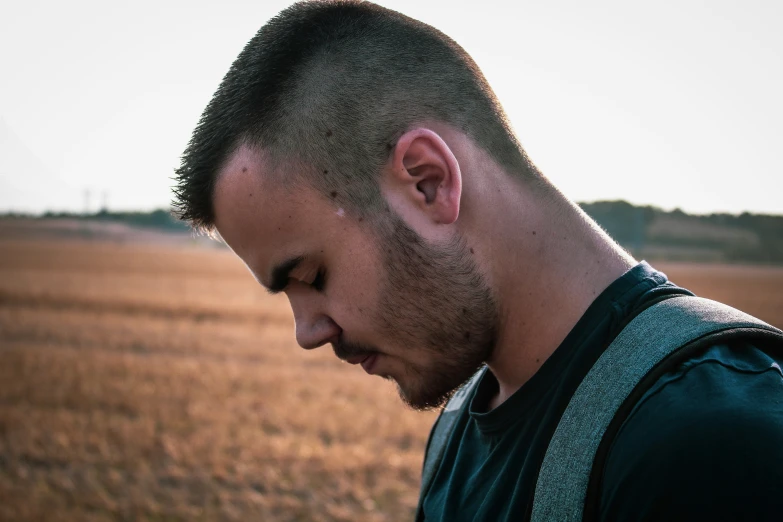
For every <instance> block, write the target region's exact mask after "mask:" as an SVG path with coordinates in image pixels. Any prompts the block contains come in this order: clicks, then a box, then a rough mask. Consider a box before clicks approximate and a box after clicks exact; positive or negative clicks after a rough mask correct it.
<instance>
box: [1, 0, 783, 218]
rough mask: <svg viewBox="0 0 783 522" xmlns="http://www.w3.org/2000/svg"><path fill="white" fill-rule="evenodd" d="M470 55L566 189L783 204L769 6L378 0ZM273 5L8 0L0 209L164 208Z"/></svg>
mask: <svg viewBox="0 0 783 522" xmlns="http://www.w3.org/2000/svg"><path fill="white" fill-rule="evenodd" d="M379 3H381V4H383V5H385V6H387V7H390V8H393V9H396V10H398V11H401V12H403V13H405V14H407V15H409V16H412V17H415V18H418V19H420V20H423V21H425V22H427V23H429V24H431V25H434V26H435V27H437V28H439V29H441V30H442V31H444V32H445V33H446V34H448V35H450V36H451V37H452V38H454V39H455V40H456V41H457V42H459V43H460V44H461V45H462V46H463V47H464V48H465V49H466V50H467V51H468V52H469V53H470V54H471V55H472V56H473V57H474V59H475V60H476V61H477V63H478V64H479V66H480V67H481V68H482V70H483V71H484V74H485V75H486V76H487V78H488V79H489V82H490V84H491V85H492V86H493V88H494V89H495V92H496V93H497V95H498V97H499V98H500V100H501V102H502V103H503V105H504V107H505V109H506V111H507V112H508V114H509V116H510V118H511V121H512V123H513V125H514V127H515V129H516V131H517V134H518V135H519V138H520V141H521V143H522V145H523V146H524V147H525V148H526V149H527V151H528V153H529V155H530V157H531V158H532V159H533V161H534V162H535V163H536V164H537V165H538V166H539V167H540V168H541V169H542V170H543V171H544V173H545V174H546V175H547V176H548V177H549V178H550V179H551V180H553V181H554V182H555V184H557V185H558V186H559V187H560V188H561V189H562V191H563V192H565V194H567V195H568V196H570V197H571V198H573V199H575V200H578V201H590V200H596V199H620V198H622V199H626V200H629V201H632V202H634V203H643V204H654V205H657V206H661V207H664V208H674V207H680V208H682V209H684V210H686V211H691V212H713V211H728V212H741V211H745V210H749V211H753V212H769V213H778V214H783V197H782V196H783V194H782V193H781V192H782V191H781V188H783V147H782V145H783V95H782V94H781V93H783V31H781V27H783V2H780V1H777V0H770V1H766V2H762V1H752V0H742V1H740V0H734V1H733V2H727V1H720V0H711V1H709V2H708V1H705V0H702V1H691V0H671V1H668V0H667V1H657V2H627V1H615V2H609V1H591V2H584V1H550V0H546V1H545V0H535V1H533V0H530V1H514V2H511V1H509V2H499V1H496V2H493V1H488V0H483V1H481V2H464V3H461V2H456V1H453V0H452V1H435V0H426V1H425V0H411V1H408V0H390V1H382V2H379ZM288 4H289V2H287V1H253V2H239V1H221V2H216V1H213V2H198V1H187V2H186V1H181V2H180V1H178V2H174V1H165V0H164V1H161V0H156V1H154V2H153V1H141V0H137V1H134V2H105V1H100V2H99V1H86V0H72V1H69V2H54V1H35V0H32V1H31V0H27V1H25V2H13V3H10V4H8V5H6V6H5V7H4V8H3V13H2V16H0V74H1V75H2V81H0V212H2V211H7V210H26V211H36V212H37V211H42V210H46V209H55V210H82V209H83V208H84V205H85V198H84V193H85V190H89V191H90V193H91V194H92V198H91V202H90V204H91V209H92V210H96V209H97V207H98V206H99V204H100V202H101V199H102V197H103V196H102V194H103V193H106V194H107V195H108V204H109V208H110V209H114V210H117V209H152V208H156V207H167V206H168V203H169V201H170V184H171V181H170V177H171V176H172V174H173V169H174V168H175V167H176V166H177V165H178V163H179V155H180V154H181V152H182V150H183V149H184V147H185V145H186V143H187V141H188V139H189V137H190V132H191V130H192V129H193V127H194V125H195V124H196V122H197V120H198V118H199V116H200V114H201V111H202V110H203V108H204V106H205V105H206V104H207V102H208V101H209V99H210V97H211V96H212V93H213V92H214V91H215V89H216V87H217V86H218V84H219V82H220V80H221V79H222V77H223V75H224V74H225V73H226V71H227V70H228V68H229V66H230V65H231V63H232V61H233V60H234V58H235V57H236V55H237V54H238V53H239V52H240V50H241V49H242V47H243V46H244V44H245V43H246V42H247V41H248V40H249V39H250V38H251V37H252V36H253V34H255V32H256V31H257V30H258V29H259V27H261V26H262V25H263V24H264V23H265V22H266V21H267V20H268V19H269V18H270V17H272V16H274V15H275V14H276V13H277V12H278V11H280V10H281V9H282V8H284V7H285V6H287V5H288Z"/></svg>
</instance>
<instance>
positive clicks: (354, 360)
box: [343, 354, 372, 364]
mask: <svg viewBox="0 0 783 522" xmlns="http://www.w3.org/2000/svg"><path fill="white" fill-rule="evenodd" d="M371 355H372V354H363V355H351V356H350V357H346V358H345V359H343V360H344V361H345V362H347V363H348V364H361V363H363V362H364V361H365V360H366V359H368V358H369V357H370V356H371Z"/></svg>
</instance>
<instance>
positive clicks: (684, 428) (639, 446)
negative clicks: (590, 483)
mask: <svg viewBox="0 0 783 522" xmlns="http://www.w3.org/2000/svg"><path fill="white" fill-rule="evenodd" d="M782 352H783V350H778V351H777V352H776V353H771V352H769V351H763V350H761V349H759V348H757V347H754V346H750V345H747V344H732V345H720V346H714V347H712V348H710V349H708V350H706V351H705V352H703V353H702V354H701V355H699V356H698V357H694V358H692V359H690V360H688V361H686V362H685V363H683V364H682V365H680V366H679V367H678V368H676V369H675V370H673V371H672V372H669V373H668V374H666V375H665V376H664V377H662V378H661V379H660V380H659V381H658V382H657V383H656V384H655V385H654V386H653V387H652V388H651V389H650V390H649V391H648V392H647V393H646V394H645V395H644V396H643V397H642V399H641V400H640V401H639V403H638V404H637V405H636V407H635V408H634V410H633V411H632V412H631V414H630V415H629V417H628V419H626V421H625V422H624V424H623V426H622V427H621V429H620V431H619V432H618V434H617V436H616V438H615V440H614V442H613V443H612V446H611V448H610V450H609V453H608V455H607V460H606V465H605V468H604V476H603V481H602V491H601V504H600V505H601V510H600V512H601V516H600V518H601V520H669V521H670V520H707V519H712V520H773V519H774V520H777V519H779V518H780V512H779V496H780V491H781V489H783V372H781V365H783V360H781V359H780V356H781V353H782Z"/></svg>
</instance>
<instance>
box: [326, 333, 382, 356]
mask: <svg viewBox="0 0 783 522" xmlns="http://www.w3.org/2000/svg"><path fill="white" fill-rule="evenodd" d="M332 350H334V354H335V355H336V356H337V358H339V359H343V360H345V359H347V358H349V357H356V356H358V355H371V354H373V353H377V352H378V351H379V350H378V349H377V348H376V347H374V346H371V345H369V344H361V343H352V342H350V341H346V340H345V339H343V337H342V336H340V338H339V339H337V342H336V343H332Z"/></svg>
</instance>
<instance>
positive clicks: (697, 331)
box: [530, 296, 783, 522]
mask: <svg viewBox="0 0 783 522" xmlns="http://www.w3.org/2000/svg"><path fill="white" fill-rule="evenodd" d="M734 329H747V331H756V332H758V331H761V332H764V333H769V334H775V335H780V334H782V333H783V332H781V331H780V330H778V329H777V328H774V327H772V326H770V325H768V324H767V323H765V322H763V321H761V320H759V319H756V318H755V317H752V316H750V315H747V314H745V313H743V312H740V311H739V310H735V309H734V308H731V307H729V306H726V305H724V304H721V303H717V302H715V301H710V300H708V299H702V298H698V297H690V296H682V297H675V298H671V299H667V300H664V301H661V302H659V303H656V304H654V305H653V306H651V307H650V308H648V309H646V310H644V311H643V312H642V313H640V314H639V315H638V316H636V317H635V318H634V319H633V320H631V322H629V323H628V325H627V326H626V327H625V328H624V329H623V330H622V331H621V332H620V334H619V335H618V336H617V337H616V338H615V340H614V341H613V342H612V343H611V344H610V345H609V346H608V347H607V348H606V350H605V351H604V353H603V354H602V355H601V357H599V359H598V361H596V363H595V364H594V365H593V367H592V368H591V369H590V371H589V372H588V374H587V376H585V378H584V380H583V381H582V383H581V384H580V385H579V387H578V388H577V390H576V392H575V393H574V396H573V397H572V398H571V401H570V402H569V403H568V406H567V407H566V410H565V412H564V413H563V416H562V418H561V420H560V422H559V424H558V425H557V428H556V429H555V432H554V435H553V436H552V440H551V441H550V443H549V447H548V448H547V451H546V454H545V456H544V461H543V463H542V465H541V470H540V471H539V475H538V481H537V483H536V489H535V494H534V498H533V506H532V512H531V517H530V520H531V522H550V521H558V522H577V521H581V520H582V517H583V510H584V506H585V499H586V494H587V488H588V483H589V481H590V474H591V470H592V468H593V462H594V459H595V455H596V451H597V450H598V447H599V445H600V444H601V440H602V438H603V436H604V433H605V432H606V429H607V427H608V426H609V424H610V423H611V422H612V419H613V418H614V416H615V414H616V413H617V411H618V409H619V408H620V406H621V405H623V403H624V402H625V400H626V398H628V396H629V395H630V394H631V392H632V391H633V390H634V388H635V387H636V386H637V384H638V383H639V382H640V381H641V380H642V379H643V378H644V377H645V376H646V375H647V374H648V372H650V371H651V370H652V369H653V368H654V367H656V366H657V365H658V363H660V362H661V361H662V360H663V359H665V358H666V357H667V356H669V355H670V354H672V353H673V352H675V351H677V350H678V349H679V348H680V347H682V346H685V345H688V344H690V343H692V342H694V341H696V340H698V339H700V338H703V337H705V336H708V335H713V334H719V332H722V331H728V330H734Z"/></svg>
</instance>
